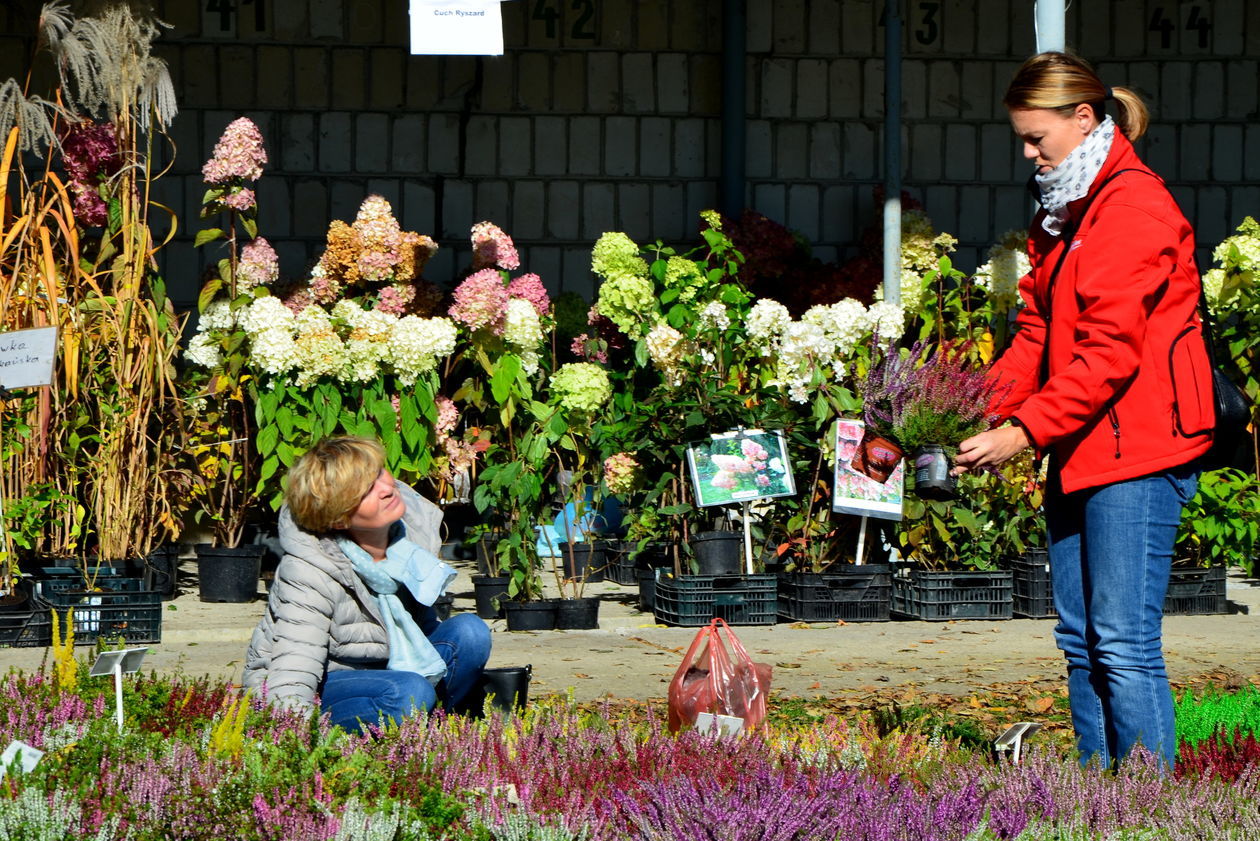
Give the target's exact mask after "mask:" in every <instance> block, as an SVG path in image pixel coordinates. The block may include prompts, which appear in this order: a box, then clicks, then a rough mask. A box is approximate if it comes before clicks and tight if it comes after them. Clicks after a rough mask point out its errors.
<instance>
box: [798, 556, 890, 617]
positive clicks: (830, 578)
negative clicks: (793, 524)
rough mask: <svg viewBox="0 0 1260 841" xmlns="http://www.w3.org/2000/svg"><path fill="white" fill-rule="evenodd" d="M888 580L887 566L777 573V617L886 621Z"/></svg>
mask: <svg viewBox="0 0 1260 841" xmlns="http://www.w3.org/2000/svg"><path fill="white" fill-rule="evenodd" d="M891 579H892V575H891V572H890V568H889V565H888V564H862V565H860V566H855V565H851V564H846V565H843V566H837V567H832V568H831V569H829V570H828V571H827V572H822V573H809V572H791V573H788V572H785V573H780V574H779V599H778V601H779V615H780V616H782V617H783V618H784V619H787V620H790V621H793V622H835V621H837V620H844V621H845V622H886V621H888V618H889V606H890V594H891V589H892V582H891Z"/></svg>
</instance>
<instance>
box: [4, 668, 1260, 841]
mask: <svg viewBox="0 0 1260 841" xmlns="http://www.w3.org/2000/svg"><path fill="white" fill-rule="evenodd" d="M111 689H112V687H111V682H110V681H108V680H88V679H83V680H81V681H80V682H79V683H78V686H77V688H76V689H74V690H71V691H65V692H63V691H60V690H58V689H57V688H56V686H55V681H54V679H53V677H52V676H51V675H50V674H48V673H44V672H41V673H36V674H18V673H11V674H9V675H7V676H5V677H4V678H3V679H0V743H3V744H7V743H8V742H9V741H10V740H12V739H15V738H20V739H23V740H25V741H27V742H29V743H31V744H33V745H35V746H36V747H39V748H41V749H42V750H45V751H48V755H47V756H46V757H45V759H44V761H43V762H42V763H41V764H40V765H39V766H38V767H37V768H36V770H35V771H34V772H32V773H31V774H29V775H18V774H12V773H11V774H10V776H9V777H8V778H7V779H6V781H5V782H4V783H3V784H0V837H3V838H6V839H28V838H30V839H33V838H41V839H42V838H57V839H61V838H67V839H77V838H94V839H95V838H100V839H114V838H118V839H121V838H128V839H137V840H139V839H158V838H162V839H184V838H188V839H193V838H197V839H200V838H207V839H209V838H215V839H218V838H231V839H267V840H268V841H270V839H290V838H292V839H298V838H301V839H360V838H362V839H368V838H373V839H378V838H379V839H394V838H397V839H404V838H414V839H420V838H451V839H456V838H480V839H568V838H581V839H590V841H595V839H640V838H643V839H662V840H664V839H670V841H686V839H732V841H736V840H737V839H749V841H753V839H756V840H757V841H762V839H767V840H770V839H793V840H794V841H804V839H827V840H828V841H831V839H845V841H858V839H974V841H988V839H1016V838H1017V839H1022V841H1029V840H1030V839H1052V838H1053V839H1071V838H1081V839H1086V838H1089V839H1094V838H1125V839H1128V838H1132V839H1137V838H1143V839H1146V838H1168V839H1177V838H1186V839H1190V838H1195V839H1202V838H1254V837H1257V833H1260V806H1257V794H1260V792H1257V788H1258V787H1260V780H1258V779H1257V775H1256V771H1255V768H1256V765H1255V763H1254V758H1255V753H1256V752H1255V725H1256V723H1257V721H1258V720H1260V715H1257V710H1260V693H1258V692H1256V690H1255V689H1254V688H1250V687H1249V688H1247V689H1245V690H1244V691H1242V692H1234V693H1226V692H1220V691H1209V692H1206V693H1202V694H1200V695H1195V694H1193V693H1187V694H1186V695H1183V696H1182V698H1181V699H1180V701H1179V704H1178V711H1179V714H1180V716H1181V718H1182V720H1183V721H1184V722H1185V724H1186V732H1185V733H1183V735H1185V736H1192V738H1188V739H1187V740H1186V741H1185V742H1184V743H1183V750H1182V757H1183V763H1182V766H1181V767H1180V768H1179V770H1178V772H1177V773H1176V774H1175V775H1173V776H1164V775H1161V774H1160V773H1158V770H1157V769H1156V767H1155V766H1154V765H1153V764H1152V762H1151V760H1150V759H1149V758H1148V757H1139V758H1136V759H1134V760H1133V761H1131V762H1129V763H1128V764H1127V765H1125V766H1124V767H1123V768H1122V769H1121V770H1120V771H1119V772H1117V773H1114V774H1113V773H1099V772H1097V771H1094V770H1088V771H1082V770H1080V769H1079V767H1078V766H1077V764H1076V762H1075V761H1074V760H1073V758H1072V757H1071V756H1070V755H1069V754H1068V753H1067V752H1066V751H1063V750H1061V749H1059V748H1057V747H1055V746H1054V745H1053V744H1043V745H1041V746H1039V747H1034V749H1033V750H1032V751H1031V753H1028V754H1026V755H1025V758H1024V761H1023V762H1022V763H1021V764H1018V765H1015V764H1012V763H1011V762H1009V761H1008V760H1002V761H999V760H995V759H993V758H991V757H990V756H989V755H988V753H987V752H986V751H985V750H983V749H982V748H979V747H977V746H976V745H971V746H968V745H965V744H964V743H963V741H962V740H960V739H959V738H957V737H955V736H953V735H951V733H952V732H953V731H951V729H950V728H949V727H942V726H941V724H940V722H939V720H937V721H936V722H935V723H934V724H932V725H930V726H927V725H924V726H918V725H915V724H907V723H906V721H905V720H904V719H900V718H898V719H896V720H893V719H890V718H889V717H888V716H887V715H886V714H885V715H875V714H863V715H857V716H853V717H851V718H845V719H840V718H836V717H828V718H824V719H822V720H811V721H806V722H802V721H801V720H800V718H799V717H791V716H784V715H774V714H773V713H772V715H771V718H770V719H769V726H768V727H767V728H766V729H765V730H764V731H762V732H760V733H757V734H754V735H748V736H746V737H744V738H739V739H726V740H719V739H715V738H713V737H710V736H707V735H702V734H700V733H696V732H687V733H684V734H682V735H679V736H674V735H670V734H669V733H667V732H665V730H664V726H663V722H662V719H661V717H659V716H658V715H657V714H656V712H655V711H653V710H652V709H651V708H647V709H646V710H641V711H639V712H638V713H637V714H625V713H624V712H620V711H616V710H615V709H614V708H613V707H611V706H608V705H605V706H603V707H599V708H595V709H588V710H582V709H579V708H578V707H577V706H575V705H573V704H571V703H568V702H566V701H564V700H563V699H554V698H553V699H547V700H545V701H543V702H542V703H539V704H535V705H533V706H532V707H531V708H530V709H529V710H528V711H526V712H525V713H524V714H523V715H521V716H519V717H515V718H509V719H507V720H504V719H502V718H500V717H497V716H495V717H493V718H491V719H489V720H468V719H463V718H457V717H451V718H447V717H445V716H441V715H438V716H435V717H433V718H431V719H428V720H425V719H418V720H413V721H409V722H407V723H405V724H404V725H402V726H401V727H398V728H390V729H388V730H386V731H383V732H377V733H372V734H368V735H364V736H356V737H350V736H346V735H345V734H343V733H341V732H340V731H333V730H330V729H329V728H328V727H327V726H325V725H323V724H322V723H320V722H318V721H312V720H310V719H308V718H306V717H299V716H294V715H292V714H287V713H279V712H275V711H272V710H269V709H266V708H264V707H263V706H261V705H260V704H258V703H257V702H254V701H248V702H245V703H241V702H240V700H239V698H237V696H236V695H235V693H234V692H233V691H232V690H231V688H230V687H225V686H217V685H211V684H209V683H206V682H205V681H189V680H185V679H167V678H154V677H145V678H142V679H140V680H137V681H134V682H130V683H129V685H128V686H127V688H126V698H125V705H126V712H127V725H126V730H125V732H124V733H122V734H118V733H117V732H116V729H115V725H114V722H113V716H112V712H113V710H112V699H110V698H109V693H110V691H111ZM1214 718H1216V719H1219V721H1217V722H1216V723H1215V724H1213V723H1212V720H1213V719H1214ZM1190 731H1193V734H1191V733H1190ZM1226 731H1228V733H1229V735H1230V738H1222V734H1224V733H1225V732H1226ZM977 744H978V743H977ZM1205 748H1206V749H1205Z"/></svg>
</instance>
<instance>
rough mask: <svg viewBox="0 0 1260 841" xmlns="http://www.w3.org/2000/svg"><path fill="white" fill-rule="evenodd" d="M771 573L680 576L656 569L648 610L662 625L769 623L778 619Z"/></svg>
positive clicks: (775, 583)
mask: <svg viewBox="0 0 1260 841" xmlns="http://www.w3.org/2000/svg"><path fill="white" fill-rule="evenodd" d="M777 585H778V582H777V580H776V578H775V576H774V575H773V574H770V573H761V574H756V575H684V576H682V577H680V578H675V577H674V576H672V575H669V574H668V573H666V572H665V571H663V570H662V571H658V578H657V579H656V595H655V599H654V601H653V605H652V609H653V613H654V614H655V616H656V621H658V622H663V623H664V624H666V625H681V626H683V627H697V626H700V625H707V624H708V623H709V620H710V619H713V618H715V617H716V618H718V619H724V620H726V623H727V624H728V625H773V624H774V623H775V622H776V621H777V619H778V606H777V604H776V593H777V591H778V587H777Z"/></svg>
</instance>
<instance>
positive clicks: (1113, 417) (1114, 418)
mask: <svg viewBox="0 0 1260 841" xmlns="http://www.w3.org/2000/svg"><path fill="white" fill-rule="evenodd" d="M1107 418H1108V419H1109V420H1110V421H1111V435H1112V437H1114V438H1115V439H1116V458H1120V416H1119V415H1117V414H1116V407H1115V406H1114V405H1113V406H1109V407H1107Z"/></svg>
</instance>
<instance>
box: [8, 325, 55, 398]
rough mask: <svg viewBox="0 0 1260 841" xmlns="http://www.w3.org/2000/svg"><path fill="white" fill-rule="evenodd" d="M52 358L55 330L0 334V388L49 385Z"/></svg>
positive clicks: (15, 331) (50, 383)
mask: <svg viewBox="0 0 1260 841" xmlns="http://www.w3.org/2000/svg"><path fill="white" fill-rule="evenodd" d="M56 356H57V328H56V327H36V328H34V329H31V330H14V331H13V332H12V333H0V385H2V386H4V387H5V388H27V387H29V386H34V385H52V381H53V360H54V359H55V358H56Z"/></svg>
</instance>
